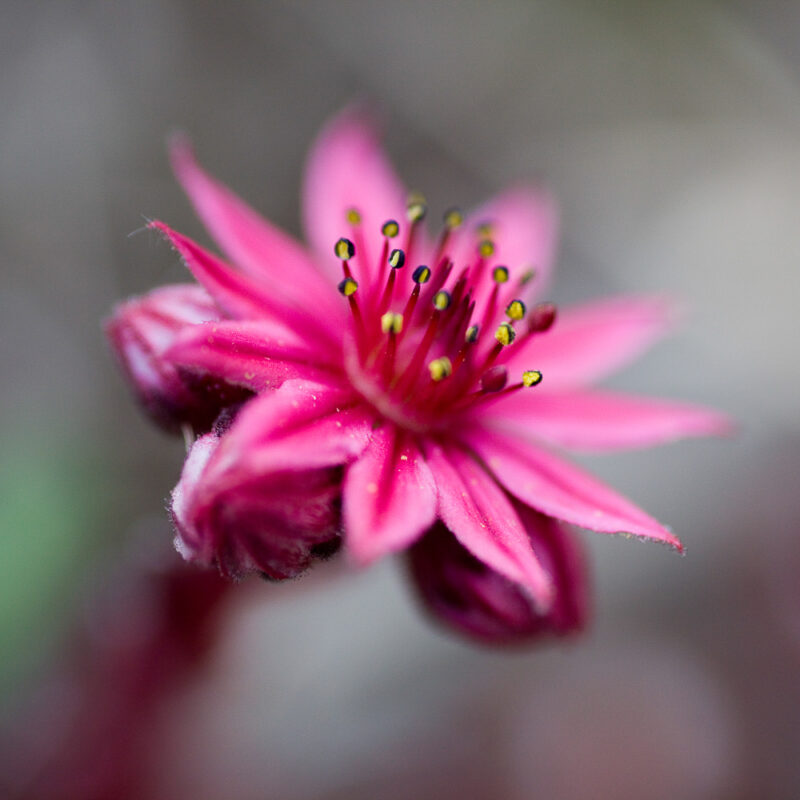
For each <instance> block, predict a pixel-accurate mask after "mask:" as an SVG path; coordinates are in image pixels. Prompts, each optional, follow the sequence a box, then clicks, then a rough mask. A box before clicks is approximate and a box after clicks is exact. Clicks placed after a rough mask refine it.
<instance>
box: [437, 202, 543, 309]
mask: <svg viewBox="0 0 800 800" xmlns="http://www.w3.org/2000/svg"><path fill="white" fill-rule="evenodd" d="M484 223H488V224H489V225H490V229H491V234H490V238H491V240H492V241H493V242H494V245H495V249H494V254H493V255H492V256H491V257H490V258H489V259H487V262H486V265H485V267H484V269H483V272H482V273H481V276H480V280H479V282H478V285H477V286H476V287H475V292H474V296H475V300H476V306H477V309H478V315H480V312H481V310H482V308H483V305H484V303H485V302H486V300H487V298H488V296H489V294H490V292H491V290H492V287H493V285H494V282H493V280H492V268H493V267H495V266H497V265H499V264H502V265H504V266H507V267H508V268H509V272H510V275H511V280H510V282H509V284H508V288H509V290H510V291H512V292H513V291H514V288H515V287H516V286H517V281H518V280H519V278H520V277H521V276H522V275H523V274H524V273H525V272H526V271H528V270H530V269H533V270H534V271H535V277H534V280H533V281H532V282H531V283H530V284H529V287H526V292H525V293H526V294H527V295H528V296H529V297H530V296H531V294H532V293H534V294H535V295H536V296H541V294H542V291H543V290H544V289H545V288H546V286H547V285H548V284H549V281H550V276H551V274H552V271H553V266H554V264H555V253H556V242H557V238H558V208H557V206H556V202H555V200H554V199H553V197H552V196H551V195H550V194H548V193H547V192H545V191H542V190H541V189H537V188H535V187H533V186H516V187H512V188H510V189H507V190H506V191H504V192H502V193H501V194H499V195H497V196H496V197H494V198H492V199H491V200H489V201H488V202H487V203H486V204H484V205H483V206H481V207H480V208H477V209H476V210H475V211H473V212H471V213H470V214H469V216H468V217H467V219H466V220H465V222H464V225H463V226H462V227H461V228H459V229H458V231H456V233H455V234H454V236H453V240H452V246H451V247H449V248H448V250H449V252H450V255H451V257H452V258H453V260H454V262H455V265H456V271H457V272H458V270H460V269H461V267H462V266H466V265H468V264H472V263H474V262H475V260H476V253H477V245H478V241H479V235H478V233H477V232H476V228H477V226H479V225H483V224H484ZM504 296H505V295H504ZM506 299H510V298H506ZM503 305H505V304H503ZM501 307H502V306H501Z"/></svg>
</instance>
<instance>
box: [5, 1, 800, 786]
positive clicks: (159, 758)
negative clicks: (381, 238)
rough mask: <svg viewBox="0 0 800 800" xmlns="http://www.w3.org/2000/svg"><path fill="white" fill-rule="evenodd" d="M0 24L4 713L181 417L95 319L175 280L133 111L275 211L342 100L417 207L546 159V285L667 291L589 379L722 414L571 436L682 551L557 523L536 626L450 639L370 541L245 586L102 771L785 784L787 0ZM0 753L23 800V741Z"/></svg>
mask: <svg viewBox="0 0 800 800" xmlns="http://www.w3.org/2000/svg"><path fill="white" fill-rule="evenodd" d="M0 42H2V47H0V107H2V109H3V110H2V115H0V276H1V277H2V293H0V386H2V392H0V436H1V437H2V443H3V447H2V452H1V453H0V530H1V531H2V548H3V555H2V559H0V715H2V716H3V717H4V719H5V724H6V726H7V727H9V728H10V729H11V730H12V731H15V732H20V731H23V730H27V733H26V735H27V736H28V737H29V739H30V737H33V738H34V739H36V738H37V737H38V736H39V735H40V734H41V735H42V736H44V733H45V731H47V732H48V735H49V734H50V733H52V730H51V729H52V728H53V727H54V726H57V724H58V722H57V714H58V712H59V711H60V706H59V702H60V701H59V700H58V698H57V697H56V699H55V700H52V701H48V700H47V695H45V699H44V700H43V701H41V702H40V704H39V710H40V712H42V713H41V715H40V716H39V717H36V718H35V719H37V720H38V722H37V723H36V724H37V725H39V726H40V728H39V729H38V730H37V728H36V726H33V727H31V725H32V722H31V721H32V719H34V718H33V717H31V716H30V714H29V713H28V711H26V709H27V708H28V705H27V703H28V702H29V698H30V697H31V695H32V693H33V694H35V693H36V692H37V691H39V690H40V687H41V683H42V681H43V680H44V678H45V677H46V676H49V675H51V674H52V671H53V669H54V665H55V664H56V663H58V656H57V654H59V653H62V652H63V647H64V641H65V637H66V639H67V641H68V640H69V637H68V636H67V634H66V633H65V632H66V631H69V630H74V626H75V625H76V624H79V625H81V624H83V625H89V627H90V628H91V624H90V623H87V622H86V613H87V601H86V598H87V597H89V598H92V597H97V595H96V594H92V592H94V591H95V589H93V588H91V587H97V586H98V585H99V584H103V583H106V584H107V583H108V582H109V581H110V580H111V582H112V583H113V584H114V585H115V586H116V587H117V591H116V594H114V593H112V595H111V596H112V597H113V598H114V599H113V601H111V602H110V611H111V612H113V619H114V620H115V622H114V623H113V624H114V625H119V626H121V627H122V628H123V629H125V630H127V629H128V626H129V625H134V622H133V621H129V620H128V617H127V614H128V606H127V605H126V601H125V593H124V592H120V591H119V590H118V583H119V582H122V583H124V579H123V578H122V577H120V576H119V572H120V570H119V568H118V567H117V568H116V571H115V566H114V565H118V564H119V563H127V562H124V561H123V559H122V556H121V554H124V553H127V554H129V553H130V552H131V550H132V549H133V550H134V551H136V552H139V551H147V550H148V549H149V548H151V547H156V548H157V547H158V546H159V545H160V546H162V547H163V546H165V545H168V543H169V540H170V538H171V534H170V529H169V524H168V522H167V521H166V515H165V514H164V511H163V508H164V503H165V498H166V496H167V494H168V492H169V490H170V489H171V487H172V486H173V485H174V483H175V481H176V480H177V476H178V474H179V469H180V465H181V461H182V457H183V445H182V443H181V442H180V441H178V440H173V439H169V438H167V437H166V436H163V435H161V434H160V433H158V432H157V431H156V430H155V429H154V428H153V427H151V426H150V425H149V423H148V422H147V421H146V420H145V419H144V418H143V416H141V415H140V414H139V412H138V410H137V408H136V407H135V405H134V403H133V401H132V400H131V398H130V396H129V394H128V392H127V390H126V388H125V386H124V385H123V381H122V379H121V377H120V374H119V373H118V372H117V370H116V368H115V366H114V364H113V363H112V359H111V357H110V354H109V352H108V350H107V348H106V345H105V342H104V341H103V337H102V335H101V329H100V321H101V319H102V318H103V317H104V316H105V315H106V314H107V313H108V311H109V309H110V308H111V306H112V305H113V303H114V302H116V301H118V300H120V299H122V298H124V297H126V296H128V295H130V294H133V293H138V292H142V291H145V290H147V289H149V288H151V287H153V286H155V285H157V284H162V283H167V282H173V281H176V280H183V279H185V276H184V274H183V272H182V269H181V267H180V265H178V264H177V263H176V259H175V257H174V256H173V255H172V253H171V252H170V251H169V249H168V248H166V247H164V246H162V245H160V244H159V242H158V241H157V240H155V239H154V238H153V237H152V236H151V235H150V234H149V233H138V234H134V235H130V234H132V233H133V232H135V231H137V230H138V229H139V228H140V227H141V226H142V224H143V215H146V216H149V217H159V218H161V219H164V220H167V221H169V223H170V224H171V225H173V226H174V227H176V228H178V229H179V230H182V231H184V232H186V233H188V234H190V235H193V236H196V237H197V238H199V239H200V240H201V241H203V242H208V239H207V238H206V237H205V235H204V234H203V232H202V231H201V229H200V225H199V223H198V222H197V221H196V220H195V219H194V217H193V215H192V213H191V211H190V208H189V205H188V202H187V201H186V200H185V199H184V198H183V197H182V195H181V192H180V190H179V189H178V186H177V184H176V183H175V181H174V180H173V179H172V177H171V174H170V170H169V167H168V164H167V159H166V156H165V148H164V141H165V135H166V134H167V133H168V132H169V131H170V130H171V129H173V128H174V127H177V126H179V127H182V128H184V129H186V130H187V131H189V132H190V134H191V135H192V137H193V139H194V141H195V144H196V147H197V150H198V154H199V156H200V158H201V160H202V161H203V162H204V163H205V165H206V166H207V167H208V168H209V169H210V170H211V171H212V172H213V173H215V174H216V175H217V176H218V177H220V178H221V179H223V180H224V181H226V182H227V183H228V184H229V185H231V186H233V187H234V188H235V189H236V190H237V191H238V192H240V193H241V194H242V195H243V196H244V197H246V198H247V199H248V200H250V201H251V202H252V203H253V204H254V205H255V206H256V207H257V208H259V209H260V210H262V211H263V212H264V213H265V214H266V215H267V216H268V217H269V218H270V219H272V220H275V221H277V222H278V223H279V224H281V225H282V226H284V227H285V228H287V229H289V230H291V231H293V232H295V233H298V232H299V214H298V202H299V197H298V192H299V180H300V175H301V170H302V163H303V158H304V154H305V152H306V150H307V148H308V146H309V145H310V143H311V141H312V139H313V137H314V135H315V133H316V132H317V131H318V130H319V128H320V126H321V125H322V123H323V122H324V121H325V120H326V118H327V117H328V116H329V115H330V114H332V113H334V112H335V111H337V110H338V109H340V108H341V107H342V106H343V105H345V104H346V103H347V102H348V101H350V100H351V99H353V98H354V97H363V98H367V99H369V100H371V101H372V102H373V103H374V104H375V105H376V107H377V108H378V109H379V110H380V112H381V114H382V115H383V118H384V120H385V122H386V127H387V147H388V149H389V152H390V153H391V155H392V157H393V160H394V162H395V164H396V165H397V167H398V170H399V172H400V174H401V175H403V176H404V177H405V178H406V180H407V183H408V184H409V185H410V186H413V187H418V188H420V189H422V190H424V191H425V192H426V193H427V195H428V198H429V201H430V203H431V206H432V208H433V209H434V210H436V211H437V213H438V211H441V210H442V209H443V208H444V207H445V206H446V205H448V204H450V203H458V204H460V205H462V206H464V207H468V206H470V205H471V204H474V203H475V202H477V201H478V200H480V199H481V198H483V197H485V196H486V195H488V194H489V193H491V192H493V191H495V190H497V189H499V188H500V187H501V186H503V184H505V183H507V182H509V181H512V180H515V179H518V178H519V177H520V175H523V176H524V175H527V176H531V177H536V178H540V179H543V180H544V181H545V182H546V183H547V184H548V185H549V186H550V187H552V189H553V191H554V192H555V194H556V195H557V196H558V198H559V199H560V202H561V204H562V210H563V239H562V248H561V255H560V259H559V261H560V265H559V271H558V277H557V281H556V284H555V287H554V290H553V299H555V300H556V301H557V302H559V303H569V302H572V301H579V300H585V299H589V298H592V297H595V296H600V295H604V294H611V293H616V292H650V291H654V290H655V291H659V290H666V291H667V292H669V293H671V294H673V295H676V296H678V297H680V298H682V300H683V301H684V303H685V307H686V309H687V314H686V323H685V325H684V327H683V330H682V331H681V333H680V334H679V335H678V336H676V337H674V338H672V339H670V340H669V341H667V342H665V343H663V344H661V345H659V347H658V348H657V349H656V350H655V351H654V352H653V353H652V354H651V355H650V356H649V357H648V358H646V359H644V360H643V361H642V362H641V363H640V364H638V365H636V366H634V367H633V368H632V369H629V370H628V371H627V372H626V373H625V374H624V375H622V376H620V377H619V378H617V379H616V380H615V381H614V385H615V386H617V387H619V388H626V389H630V390H634V391H639V392H646V393H651V394H661V395H664V396H668V397H675V398H682V399H686V400H691V401H698V402H703V403H707V404H709V405H713V406H716V407H719V408H722V409H724V410H725V411H727V412H729V413H730V414H732V415H733V416H734V417H736V419H737V420H738V421H739V423H740V430H739V432H738V434H737V436H736V437H735V439H733V440H729V441H722V442H719V441H711V442H689V443H684V444H678V445H674V446H671V447H669V448H664V449H661V450H659V451H654V452H647V453H635V454H630V455H629V454H625V455H619V456H613V457H605V458H603V459H592V460H591V461H590V460H588V459H587V460H586V463H589V464H590V465H591V467H592V469H593V470H595V471H596V472H597V474H599V475H600V476H601V477H603V478H604V479H606V480H608V481H609V482H611V483H612V484H613V485H615V486H616V487H617V488H619V489H620V490H621V491H623V492H625V493H626V494H628V495H629V496H630V497H632V498H633V499H635V500H636V501H637V502H639V503H640V504H641V505H642V506H644V507H645V508H646V509H648V510H649V511H650V512H652V513H653V514H654V515H655V516H656V517H658V518H660V519H663V520H665V521H667V522H669V523H670V524H671V525H672V527H673V528H674V529H675V531H676V532H677V533H678V534H679V535H680V536H681V538H682V539H683V540H684V542H685V543H686V545H687V549H688V554H687V556H686V557H685V558H680V557H678V556H676V555H675V554H673V553H671V552H669V551H668V550H666V549H665V548H659V547H654V546H645V545H641V544H632V543H629V542H627V541H625V540H624V539H621V538H615V537H602V536H599V535H595V534H589V533H585V534H583V535H582V538H583V540H584V541H585V543H586V545H587V547H588V548H589V550H590V551H591V560H592V564H593V572H594V584H595V597H596V600H595V612H594V622H593V625H592V628H591V630H590V631H589V632H588V633H587V634H586V635H585V636H584V637H583V638H579V639H577V640H575V641H572V642H569V643H567V644H559V645H549V646H548V645H545V646H542V647H538V648H534V649H533V650H525V651H512V652H503V651H501V652H494V651H488V650H482V649H479V648H476V647H473V646H470V645H468V644H465V643H462V642H461V641H459V640H457V639H455V638H452V637H450V636H449V635H447V634H444V633H441V632H440V631H438V630H437V629H436V628H434V627H433V626H431V625H430V624H429V623H428V621H427V620H426V619H425V618H424V617H423V616H422V615H421V614H420V613H419V610H418V608H417V607H416V606H415V605H414V603H413V598H412V597H411V596H410V593H409V591H408V590H407V587H406V585H405V582H404V576H403V574H402V570H401V569H400V566H399V565H398V564H395V563H392V562H391V561H387V562H386V563H382V564H380V565H379V566H377V567H376V568H374V569H371V570H369V571H367V572H364V573H359V574H348V573H346V572H345V570H344V569H343V568H342V567H340V566H336V565H332V564H328V565H323V566H322V567H318V568H317V569H316V570H315V571H314V573H313V574H312V575H311V576H310V577H308V578H304V579H301V580H299V581H296V582H293V583H291V584H288V585H270V584H266V583H262V582H261V581H258V580H251V581H248V582H246V583H245V584H244V585H242V586H240V587H239V588H238V589H237V591H236V593H235V595H234V597H232V598H229V601H228V606H227V607H226V609H225V619H224V621H223V623H224V624H221V625H220V635H219V638H218V639H217V641H216V646H215V647H214V649H213V650H212V651H211V652H209V653H208V654H207V659H206V662H205V664H204V666H203V668H202V669H201V670H200V671H199V672H198V673H197V674H196V675H195V676H194V677H193V678H192V679H191V680H190V681H188V682H183V684H182V685H181V686H180V688H179V689H175V690H174V691H170V692H168V693H166V695H165V697H166V700H165V702H164V703H163V704H162V706H161V707H159V710H158V713H157V714H156V715H155V717H154V721H153V723H152V726H151V728H149V729H148V730H149V733H148V735H147V737H146V742H145V744H144V745H143V746H142V748H141V751H142V756H141V764H140V766H139V767H137V770H136V772H137V777H138V779H139V780H140V782H141V786H142V787H143V788H142V789H141V790H140V791H141V794H140V795H137V796H142V797H149V798H155V799H156V800H161V799H162V798H163V799H164V800H166V799H167V798H182V797H187V798H194V799H195V800H214V799H215V798H218V797H221V796H225V797H228V798H235V800H240V799H241V800H250V798H253V800H255V798H265V797H269V798H281V800H306V799H307V798H308V799H310V798H315V799H316V798H320V800H329V799H330V800H335V799H337V798H345V797H346V798H351V799H352V798H405V797H409V796H413V797H416V798H440V797H445V796H460V797H462V798H498V797H504V798H510V800H516V799H517V798H528V797H532V796H541V797H552V798H557V799H559V800H560V799H561V798H565V799H566V800H572V799H573V798H576V799H582V798H598V797H615V798H623V800H625V799H627V798H631V799H633V798H637V800H638V799H639V798H643V797H646V798H655V799H656V800H659V799H660V798H662V797H663V798H687V799H688V800H692V799H693V798H732V799H733V800H745V799H746V798H759V799H763V798H787V799H788V798H796V797H797V796H798V794H800V760H798V759H797V757H796V754H797V752H798V751H799V750H800V678H798V676H799V675H800V669H799V667H800V578H799V577H798V575H799V574H800V531H798V521H799V520H800V492H798V488H799V487H798V474H800V416H798V399H800V391H799V389H800V370H798V354H797V340H798V333H800V331H799V330H798V323H797V318H798V314H797V306H798V299H800V269H798V265H800V45H798V42H800V6H798V5H797V4H793V3H781V2H774V1H773V0H761V2H754V1H753V0H751V2H747V0H739V1H738V2H729V3H722V2H719V3H712V2H691V3H685V4H684V3H680V2H674V3H661V2H642V1H640V2H636V1H635V0H631V1H630V2H621V1H620V2H605V3H598V2H591V1H590V0H584V1H583V2H581V1H580V0H542V1H540V2H535V1H533V0H531V1H530V2H521V0H520V1H516V0H494V2H492V3H487V2H480V1H479V0H468V1H467V2H461V3H447V2H438V3H437V2H419V1H418V0H411V1H410V2H395V3H385V2H369V1H368V0H349V1H344V2H337V3H322V2H314V1H313V0H312V1H310V2H303V3H289V2H286V3H281V2H255V1H253V2H233V3H230V2H228V3H211V2H198V1H197V0H191V1H190V0H143V1H141V2H117V3H106V2H83V3H70V2H63V3H41V4H38V3H36V4H35V3H30V2H23V1H22V0H5V2H4V3H3V4H2V9H0ZM153 542H157V543H159V544H158V545H157V544H152V543H153ZM126 557H127V556H126ZM168 558H170V556H168ZM174 558H175V559H177V555H176V556H174ZM123 572H124V570H123ZM109 576H112V577H113V576H116V577H113V580H112V579H111V578H109ZM86 587H90V588H89V589H87V588H86ZM87 591H88V594H87ZM91 602H97V601H91V600H90V601H89V604H90V605H91ZM107 610H108V609H107ZM76 620H78V621H79V622H77V623H76ZM81 620H83V622H80V621H81ZM90 694H91V693H90ZM40 700H41V698H40ZM87 746H88V744H87ZM6 769H7V770H8V769H10V770H11V771H12V772H14V773H15V775H16V777H17V778H19V783H18V785H17V787H16V789H14V790H13V791H16V792H18V796H20V797H21V796H28V795H25V789H24V787H25V785H28V786H29V785H32V784H30V783H28V784H26V781H34V780H35V775H32V774H30V771H29V769H28V765H27V764H26V763H24V759H22V760H18V761H17V762H16V763H15V764H13V765H11V766H9V763H8V759H7V760H6ZM9 791H11V790H9ZM10 796H14V795H13V793H12V794H11V795H10ZM84 796H85V797H88V796H89V795H88V793H87V794H86V795H84Z"/></svg>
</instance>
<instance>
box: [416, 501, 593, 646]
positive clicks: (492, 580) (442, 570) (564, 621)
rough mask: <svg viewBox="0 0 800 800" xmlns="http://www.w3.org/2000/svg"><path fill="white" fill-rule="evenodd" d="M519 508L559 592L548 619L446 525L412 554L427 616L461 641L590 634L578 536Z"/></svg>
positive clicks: (510, 640) (528, 639)
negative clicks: (463, 638)
mask: <svg viewBox="0 0 800 800" xmlns="http://www.w3.org/2000/svg"><path fill="white" fill-rule="evenodd" d="M516 508H517V513H518V514H519V516H520V520H521V521H522V523H523V525H524V526H525V530H526V531H527V532H528V535H529V537H530V541H531V544H532V546H533V549H534V552H535V553H536V555H537V557H538V558H539V560H540V561H541V563H542V565H543V566H544V568H545V569H546V570H547V571H548V573H549V574H550V576H551V578H552V580H553V584H554V586H555V596H554V599H553V604H552V605H551V607H550V609H549V610H548V611H547V612H546V613H540V612H538V611H537V610H536V608H535V607H534V606H533V604H532V603H531V599H530V597H529V596H528V594H527V593H526V592H524V591H523V590H522V588H521V587H520V586H519V585H518V584H516V583H513V582H511V581H510V580H508V578H506V577H505V576H504V575H501V574H500V573H498V572H496V571H495V570H493V569H490V568H489V567H488V566H486V564H484V563H483V562H482V561H479V560H478V559H477V558H475V556H473V555H472V554H471V553H470V552H469V551H468V550H467V549H466V548H464V547H462V546H461V544H459V542H458V541H457V539H456V538H455V537H454V536H453V534H452V533H451V532H450V531H449V530H447V528H446V527H445V526H444V525H442V523H437V524H436V525H434V526H433V527H432V528H431V529H430V530H429V531H428V532H427V533H426V534H425V535H424V536H423V537H422V538H421V539H420V540H419V541H417V542H415V543H414V545H413V546H412V547H411V548H410V549H409V552H408V563H409V566H410V572H411V578H412V582H413V584H414V586H415V588H416V589H417V591H418V592H419V595H420V598H421V599H422V601H423V603H424V604H425V606H426V608H427V609H428V610H429V611H430V612H431V613H432V614H433V615H434V616H435V617H436V618H437V619H439V620H440V621H441V622H443V623H445V624H447V625H448V626H449V627H451V628H453V629H455V630H456V631H457V632H458V633H461V634H466V635H467V636H469V637H471V638H474V639H478V640H479V641H482V642H485V643H488V644H511V643H520V642H534V641H537V640H539V639H541V638H543V637H548V636H564V635H567V634H571V633H574V632H576V631H578V630H580V629H581V628H583V627H584V625H585V623H586V618H587V616H588V607H589V603H588V585H587V584H588V576H587V574H586V566H585V561H584V558H583V554H582V552H581V548H580V547H579V542H578V541H577V540H576V538H575V537H574V535H573V534H572V531H569V530H567V526H565V525H563V524H562V523H560V522H558V520H555V519H553V518H552V517H545V516H544V515H542V514H538V513H537V512H535V511H533V510H532V509H530V508H528V507H526V506H523V505H522V504H517V506H516Z"/></svg>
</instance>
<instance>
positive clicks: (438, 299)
mask: <svg viewBox="0 0 800 800" xmlns="http://www.w3.org/2000/svg"><path fill="white" fill-rule="evenodd" d="M452 299H453V298H452V297H451V296H450V292H448V291H445V290H444V289H440V290H439V291H438V292H436V294H435V295H434V296H433V307H434V308H435V309H436V310H437V311H444V310H445V309H447V308H449V307H450V303H451V301H452Z"/></svg>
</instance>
